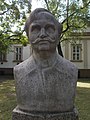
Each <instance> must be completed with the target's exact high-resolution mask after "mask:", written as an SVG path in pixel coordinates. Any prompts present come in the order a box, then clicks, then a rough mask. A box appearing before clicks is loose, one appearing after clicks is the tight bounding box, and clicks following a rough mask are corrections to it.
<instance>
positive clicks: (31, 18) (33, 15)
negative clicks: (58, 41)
mask: <svg viewBox="0 0 90 120" xmlns="http://www.w3.org/2000/svg"><path fill="white" fill-rule="evenodd" d="M39 13H49V14H50V15H51V16H52V18H53V19H52V21H53V22H54V23H56V24H55V25H57V27H58V34H59V36H60V35H61V32H62V25H61V24H60V23H59V22H58V21H57V20H56V19H55V18H54V16H53V14H52V13H51V12H50V11H48V10H47V9H44V8H37V9H35V10H34V11H32V12H31V14H30V16H29V18H28V19H27V21H26V23H25V32H26V34H27V37H29V34H28V32H29V26H30V24H31V23H32V22H33V21H34V20H37V16H38V14H39Z"/></svg>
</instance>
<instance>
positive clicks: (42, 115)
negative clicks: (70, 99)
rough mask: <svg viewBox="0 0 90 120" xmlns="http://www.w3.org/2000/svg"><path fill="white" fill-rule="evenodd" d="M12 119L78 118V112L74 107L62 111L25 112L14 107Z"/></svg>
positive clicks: (71, 119) (57, 119)
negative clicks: (70, 109) (68, 110)
mask: <svg viewBox="0 0 90 120" xmlns="http://www.w3.org/2000/svg"><path fill="white" fill-rule="evenodd" d="M12 120H78V113H77V111H76V109H75V108H74V109H73V111H71V112H64V113H27V112H23V111H21V110H19V109H18V107H16V108H15V109H14V110H13V116H12Z"/></svg>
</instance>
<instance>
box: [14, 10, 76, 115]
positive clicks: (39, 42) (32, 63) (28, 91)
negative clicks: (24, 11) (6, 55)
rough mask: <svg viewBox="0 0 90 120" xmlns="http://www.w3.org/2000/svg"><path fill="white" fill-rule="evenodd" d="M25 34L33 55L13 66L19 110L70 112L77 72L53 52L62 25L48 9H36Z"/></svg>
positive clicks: (28, 20) (27, 23) (72, 107)
mask: <svg viewBox="0 0 90 120" xmlns="http://www.w3.org/2000/svg"><path fill="white" fill-rule="evenodd" d="M25 31H26V34H27V37H28V39H29V41H30V44H31V46H32V49H33V53H32V55H31V56H30V57H29V58H28V59H27V60H25V61H24V62H22V63H20V64H19V65H17V66H15V67H14V76H15V81H16V95H17V102H18V107H19V109H20V110H22V111H28V112H50V113H53V112H54V113H55V112H67V111H72V110H73V109H74V98H75V91H76V83H77V73H78V70H77V67H76V66H75V65H74V64H73V63H71V62H70V61H68V60H66V59H64V58H63V57H61V56H60V55H59V54H58V53H57V51H56V46H57V44H58V42H59V37H60V35H61V32H62V25H61V24H60V23H59V22H58V21H57V20H56V19H55V18H54V16H53V15H52V14H51V13H50V12H49V11H48V10H46V9H44V8H37V9H35V10H34V11H33V12H32V13H31V14H30V16H29V18H28V19H27V21H26V24H25Z"/></svg>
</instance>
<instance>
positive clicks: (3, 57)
mask: <svg viewBox="0 0 90 120" xmlns="http://www.w3.org/2000/svg"><path fill="white" fill-rule="evenodd" d="M0 61H1V62H2V61H4V62H6V53H2V52H0Z"/></svg>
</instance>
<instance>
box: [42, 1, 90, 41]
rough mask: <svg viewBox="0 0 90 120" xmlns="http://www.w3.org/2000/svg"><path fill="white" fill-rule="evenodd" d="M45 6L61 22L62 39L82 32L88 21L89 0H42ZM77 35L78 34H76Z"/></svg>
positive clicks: (89, 19)
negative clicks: (73, 33)
mask: <svg viewBox="0 0 90 120" xmlns="http://www.w3.org/2000/svg"><path fill="white" fill-rule="evenodd" d="M43 1H44V2H45V5H46V8H47V9H49V10H50V11H51V12H52V13H53V15H55V17H56V18H57V19H58V20H59V21H60V22H61V23H62V24H63V34H62V40H66V38H68V37H70V35H71V34H72V32H74V31H78V32H82V31H83V30H84V28H86V27H87V24H88V21H90V10H89V7H90V6H89V5H90V1H89V0H67V1H63V0H43ZM78 37H79V36H78Z"/></svg>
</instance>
